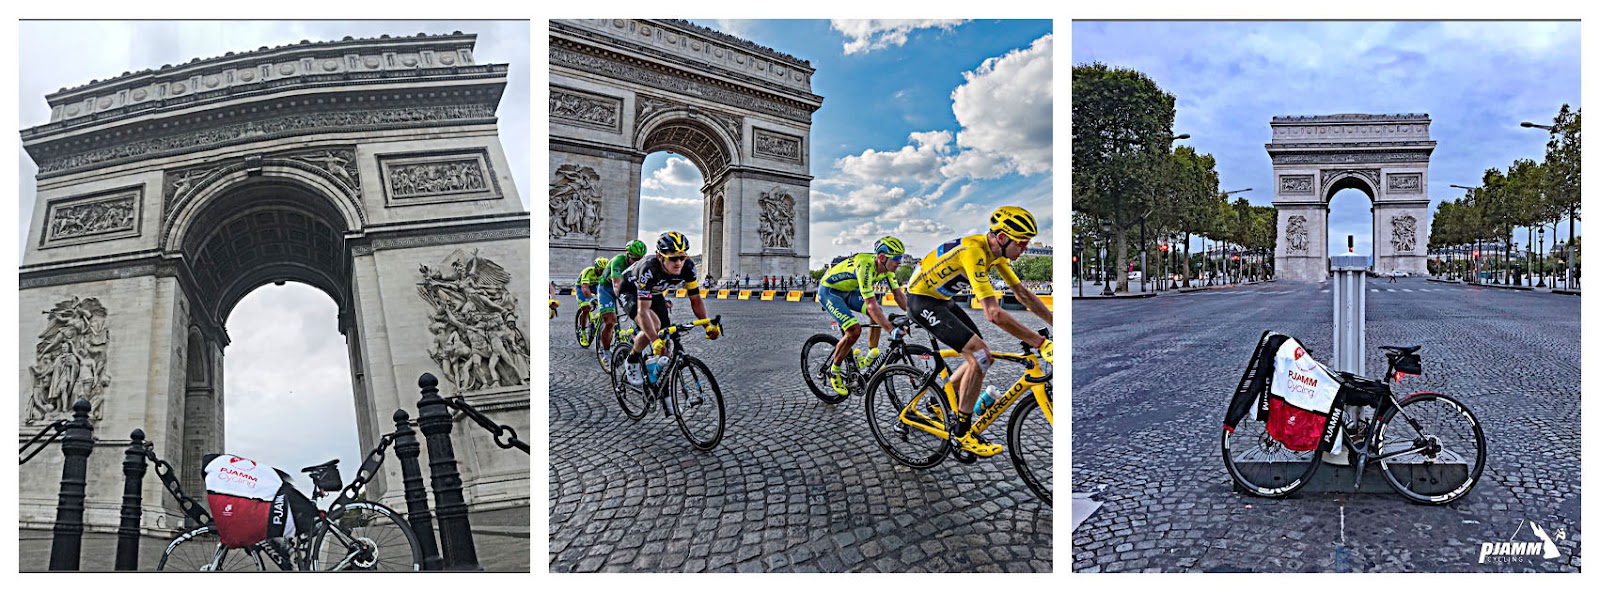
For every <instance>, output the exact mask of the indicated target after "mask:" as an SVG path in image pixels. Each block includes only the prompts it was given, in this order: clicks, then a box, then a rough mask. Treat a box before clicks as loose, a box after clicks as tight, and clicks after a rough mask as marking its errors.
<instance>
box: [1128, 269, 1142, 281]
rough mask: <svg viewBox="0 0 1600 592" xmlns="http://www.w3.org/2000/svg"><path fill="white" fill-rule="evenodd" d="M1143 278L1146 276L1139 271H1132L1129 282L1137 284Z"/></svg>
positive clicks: (1129, 274)
mask: <svg viewBox="0 0 1600 592" xmlns="http://www.w3.org/2000/svg"><path fill="white" fill-rule="evenodd" d="M1141 277H1144V274H1142V273H1140V272H1138V271H1130V272H1128V281H1130V282H1137V281H1139V278H1141Z"/></svg>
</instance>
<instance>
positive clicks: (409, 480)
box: [394, 409, 444, 571]
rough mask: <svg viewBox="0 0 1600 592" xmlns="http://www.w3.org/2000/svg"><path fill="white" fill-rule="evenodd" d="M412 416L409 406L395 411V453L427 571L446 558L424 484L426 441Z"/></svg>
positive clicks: (408, 512)
mask: <svg viewBox="0 0 1600 592" xmlns="http://www.w3.org/2000/svg"><path fill="white" fill-rule="evenodd" d="M410 420H411V416H410V415H409V414H407V413H406V410H404V409H401V410H398V411H395V412H394V454H395V456H397V457H399V458H400V473H401V474H402V475H403V476H404V477H405V484H406V521H407V522H409V523H411V531H412V532H414V533H416V534H417V540H419V541H421V542H422V569H423V571H439V570H440V569H441V568H443V567H444V558H442V557H440V556H439V544H438V542H437V541H436V539H435V537H434V535H433V513H432V512H430V511H428V489H427V487H425V486H423V484H422V466H421V465H420V464H418V461H417V458H418V457H420V456H422V443H421V442H418V441H417V433H416V432H415V431H414V430H412V429H411V423H410Z"/></svg>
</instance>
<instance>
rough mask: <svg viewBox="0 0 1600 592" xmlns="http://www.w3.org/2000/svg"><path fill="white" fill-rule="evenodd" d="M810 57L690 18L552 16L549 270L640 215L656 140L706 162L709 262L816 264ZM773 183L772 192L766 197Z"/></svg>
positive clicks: (711, 268)
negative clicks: (644, 171) (812, 227)
mask: <svg viewBox="0 0 1600 592" xmlns="http://www.w3.org/2000/svg"><path fill="white" fill-rule="evenodd" d="M812 73H813V70H812V68H811V67H810V64H809V63H808V62H805V61H803V60H799V59H796V58H794V57H793V56H789V55H786V54H783V53H780V52H776V51H773V50H772V49H769V48H765V47H761V46H758V45H755V44H753V43H750V42H749V41H745V40H742V39H738V38H736V37H732V36H729V35H725V34H722V33H717V32H715V31H711V30H709V29H704V28H701V27H697V26H695V25H692V24H690V23H687V22H684V21H674V20H649V19H579V20H555V21H551V23H550V174H551V178H550V181H549V184H550V188H549V191H550V227H549V238H550V272H551V278H552V279H554V280H556V281H558V282H560V281H571V280H573V279H576V277H577V275H578V273H579V271H580V270H581V269H582V268H583V267H584V266H585V265H586V264H588V263H590V262H592V261H594V259H595V257H597V256H605V255H612V254H615V253H618V252H620V250H621V248H622V246H623V244H625V243H626V242H627V241H629V240H632V239H633V237H635V236H636V235H637V233H638V229H639V189H640V174H641V171H642V168H643V163H644V158H645V156H647V155H649V154H650V153H651V152H657V151H662V150H669V151H672V152H674V153H677V154H681V155H684V156H685V157H686V158H688V159H689V160H690V161H691V162H693V163H694V164H695V166H696V167H698V168H699V169H700V172H701V175H702V176H703V178H704V179H705V186H704V187H703V188H702V193H703V195H705V197H706V201H705V207H704V208H703V211H702V217H703V218H702V219H703V221H704V222H705V224H704V226H703V227H704V228H705V229H706V232H705V238H704V241H705V245H703V246H701V245H693V246H692V247H691V250H694V251H700V252H702V253H703V254H704V256H705V257H704V260H705V261H706V264H705V273H708V274H712V275H715V276H717V277H733V276H742V275H745V274H749V275H790V274H796V273H804V272H805V271H806V270H807V269H808V267H809V264H810V258H809V252H810V238H811V237H810V225H809V224H810V202H811V197H810V193H811V176H810V146H809V144H810V129H811V114H812V113H814V112H815V111H816V110H817V109H818V108H820V107H821V105H822V97H819V96H817V95H814V94H812V93H811V75H812ZM763 196H765V197H763Z"/></svg>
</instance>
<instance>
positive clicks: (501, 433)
mask: <svg viewBox="0 0 1600 592" xmlns="http://www.w3.org/2000/svg"><path fill="white" fill-rule="evenodd" d="M444 402H445V403H446V404H449V405H450V406H451V407H453V408H455V409H456V410H457V411H460V412H461V413H462V414H463V415H466V416H467V417H469V418H471V419H472V421H475V422H478V425H480V426H483V429H486V430H489V431H490V432H494V445H495V446H499V447H500V448H501V449H502V450H510V449H512V448H516V449H517V450H521V451H522V452H524V453H526V454H533V451H532V449H531V448H529V446H528V443H527V442H523V441H522V440H521V439H519V438H517V430H516V429H514V428H512V427H511V426H508V425H504V424H498V423H495V422H494V420H492V419H489V418H488V417H486V416H484V415H483V413H481V412H479V411H478V410H477V409H474V408H473V407H472V405H471V404H469V403H467V400H466V399H465V398H463V397H460V396H455V397H450V398H447V399H445V400H444ZM507 434H509V435H507ZM502 438H504V440H502Z"/></svg>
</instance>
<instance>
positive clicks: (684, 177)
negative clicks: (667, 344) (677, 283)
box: [636, 110, 736, 281]
mask: <svg viewBox="0 0 1600 592" xmlns="http://www.w3.org/2000/svg"><path fill="white" fill-rule="evenodd" d="M654 120H655V121H656V122H658V123H655V124H653V125H654V127H653V128H651V129H650V131H649V132H648V133H646V134H644V135H643V136H642V139H641V141H640V146H639V149H640V150H642V151H644V152H646V153H648V154H649V155H648V156H646V158H645V162H644V165H643V166H642V167H641V175H642V176H643V177H644V178H643V179H642V180H641V182H640V189H641V191H640V196H639V223H638V231H637V233H636V234H637V237H638V238H639V240H642V241H645V244H646V245H652V246H653V245H654V244H655V239H656V237H659V236H660V235H661V233H662V232H664V231H667V230H676V231H678V232H682V233H684V234H685V235H688V236H689V245H690V246H689V253H690V256H691V257H694V258H695V261H696V270H697V273H698V274H699V275H700V277H701V278H702V279H704V278H705V277H706V276H707V275H711V276H715V277H716V278H717V281H722V280H724V279H725V277H724V276H725V274H724V273H723V270H724V267H725V266H724V261H725V259H726V257H725V253H724V252H723V245H724V243H725V240H724V239H725V233H726V230H727V227H726V226H725V224H726V221H725V216H724V214H725V213H726V211H727V210H726V195H727V193H728V190H727V187H726V183H725V181H726V177H727V172H728V169H729V168H730V167H731V166H732V165H734V164H735V162H734V155H735V154H736V152H735V151H734V150H733V147H732V146H733V144H732V142H731V141H730V139H729V137H728V135H729V134H730V133H731V131H730V130H729V129H728V128H727V127H725V124H724V122H720V121H714V120H709V119H708V116H705V115H702V114H700V113H698V112H695V111H693V110H689V111H682V112H669V113H664V114H661V115H659V116H657V117H656V118H654ZM719 124H723V125H719ZM719 127H720V131H719ZM656 163H659V164H656ZM652 165H654V166H652ZM696 177H698V179H696ZM696 181H698V182H696ZM669 183H675V184H676V185H669ZM652 184H653V185H654V186H655V187H656V188H658V189H661V190H663V192H664V193H666V191H665V190H666V189H667V188H669V187H671V188H673V189H675V191H674V192H671V193H670V194H658V195H651V194H650V193H648V191H649V190H650V189H651V185H652ZM651 202H654V203H651ZM694 202H698V203H697V204H695V203H694ZM691 205H698V206H699V208H698V209H699V210H700V212H699V215H696V214H695V213H694V212H693V210H691V209H689V207H690V206H691Z"/></svg>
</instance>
